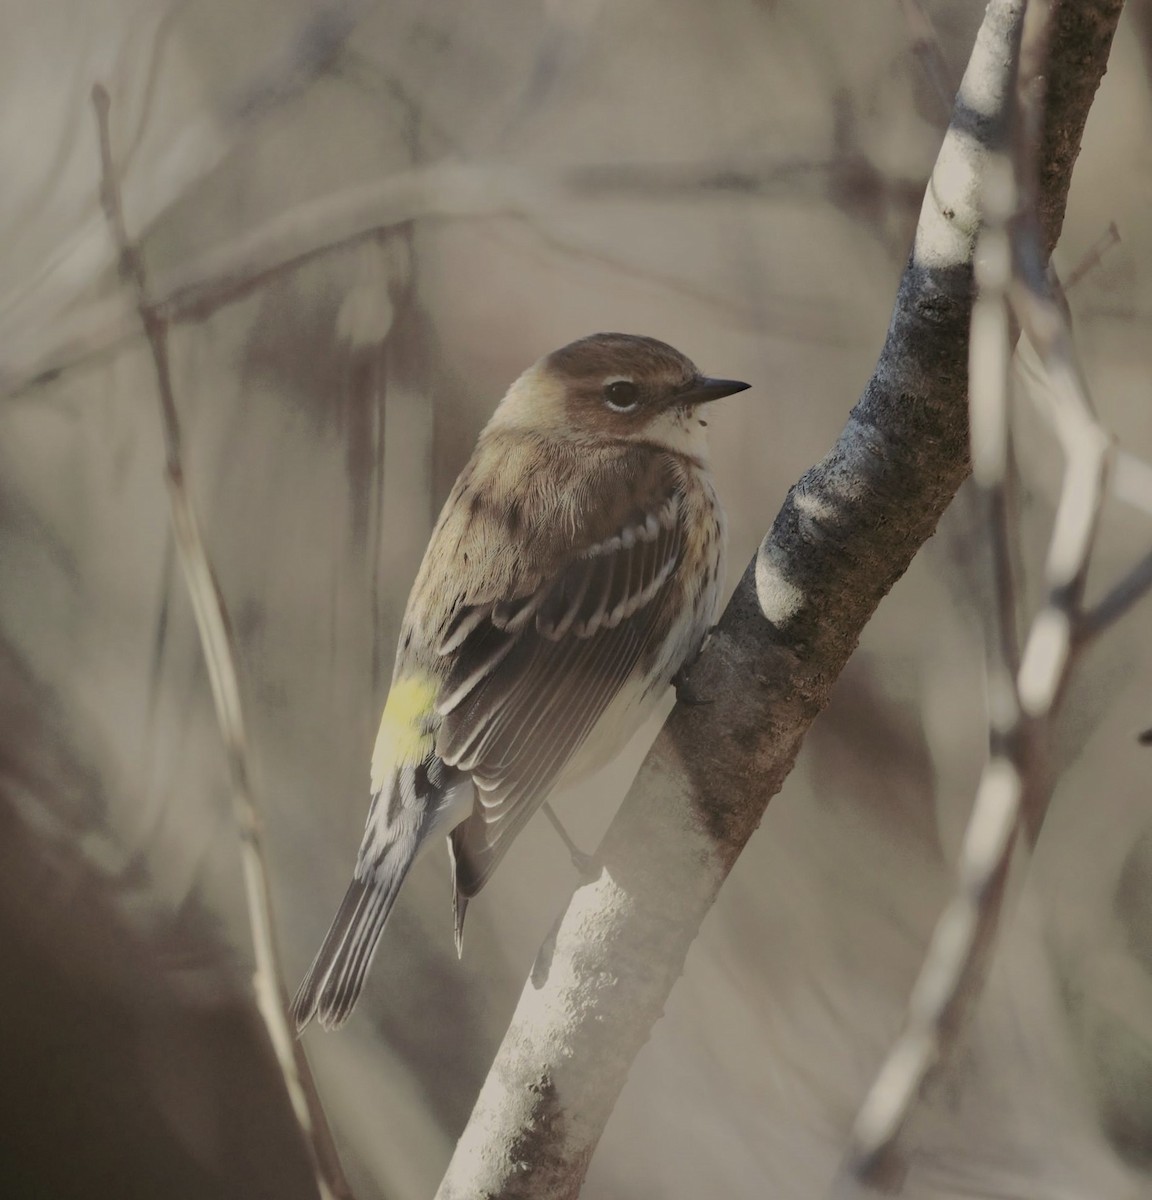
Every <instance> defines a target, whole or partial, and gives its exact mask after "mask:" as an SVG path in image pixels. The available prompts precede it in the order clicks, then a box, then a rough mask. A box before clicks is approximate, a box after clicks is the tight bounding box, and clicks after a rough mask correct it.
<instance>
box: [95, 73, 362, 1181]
mask: <svg viewBox="0 0 1152 1200" xmlns="http://www.w3.org/2000/svg"><path fill="white" fill-rule="evenodd" d="M92 104H93V107H94V108H95V110H96V120H97V127H98V131H99V137H100V163H101V172H102V176H101V188H100V199H101V204H102V207H103V209H104V213H105V216H106V218H107V220H108V224H109V227H110V228H111V231H112V235H113V238H114V240H115V244H116V248H117V251H118V254H119V260H120V270H121V274H122V276H123V277H124V279H125V281H126V282H127V283H129V284H130V285H131V286H132V288H133V291H134V293H135V297H136V307H137V311H138V313H139V318H140V322H141V324H142V325H143V327H144V332H145V335H146V336H147V339H148V344H149V347H150V349H151V351H152V359H153V362H154V365H155V368H156V383H157V392H158V398H159V401H160V413H161V419H162V424H163V429H164V445H165V455H166V463H165V480H166V483H167V487H168V500H169V505H170V516H171V520H172V529H173V534H174V537H175V543H176V548H177V552H178V554H179V558H180V565H181V568H182V570H183V573H184V580H185V583H186V584H187V587H188V592H189V595H190V597H191V601H192V608H193V612H194V614H195V618H196V627H197V629H198V631H199V634H200V644H201V648H202V650H203V652H204V658H205V662H206V664H207V668H208V678H209V680H210V682H211V686H212V699H213V703H214V705H215V709H216V719H217V721H218V723H219V726H220V732H221V735H222V737H223V739H224V747H225V753H226V757H227V761H228V772H229V776H230V778H231V782H232V812H233V817H234V819H235V822H236V827H237V830H238V831H239V834H240V851H241V862H242V864H243V870H244V890H245V896H246V899H247V903H248V917H249V922H250V925H251V931H252V947H253V953H254V956H255V960H256V969H255V973H254V976H253V985H254V990H255V998H256V1006H257V1008H258V1010H259V1012H260V1015H261V1017H262V1018H263V1020H264V1025H265V1028H266V1029H267V1031H268V1037H269V1040H270V1041H271V1043H272V1048H273V1051H274V1053H275V1055H276V1060H277V1063H278V1065H279V1067H280V1073H281V1076H282V1078H283V1080H284V1087H285V1090H286V1091H287V1093H288V1098H289V1100H290V1102H291V1104H292V1110H293V1112H294V1113H295V1115H296V1120H297V1122H298V1123H299V1126H300V1129H301V1132H302V1133H303V1135H304V1141H305V1145H306V1146H307V1148H308V1152H309V1155H310V1157H311V1160H312V1166H313V1170H314V1172H315V1175H316V1183H317V1187H318V1189H319V1192H320V1196H321V1198H322V1200H329V1198H331V1200H340V1198H344V1197H351V1196H352V1191H351V1188H350V1187H349V1185H348V1182H347V1180H346V1179H345V1178H344V1174H343V1170H342V1168H341V1165H340V1160H339V1157H338V1155H337V1153H336V1147H335V1144H334V1142H333V1140H332V1135H331V1132H330V1130H329V1128H328V1124H327V1120H326V1119H325V1116H324V1110H323V1108H322V1107H321V1104H320V1098H319V1094H318V1092H317V1090H316V1085H315V1083H314V1081H313V1079H312V1073H311V1070H310V1068H309V1066H308V1061H307V1059H306V1058H305V1056H304V1050H303V1047H302V1046H301V1045H300V1043H299V1042H298V1041H297V1039H296V1038H295V1036H294V1035H293V1032H292V1026H291V1023H290V1021H289V1018H288V998H287V994H286V993H285V990H284V985H283V982H282V976H281V972H280V965H279V952H278V949H277V944H276V931H275V921H274V919H273V913H272V899H271V893H270V888H269V882H268V870H267V866H266V863H265V858H264V850H263V846H262V843H261V831H260V828H261V827H260V818H259V815H258V813H257V810H256V804H255V801H254V798H253V794H252V787H251V782H250V779H249V773H248V755H247V736H246V734H245V730H244V714H243V708H242V705H241V700H240V686H239V681H238V678H237V673H236V665H235V664H236V656H235V652H234V649H233V646H232V639H231V635H230V632H229V630H230V624H229V621H228V615H227V612H226V609H225V606H224V599H223V596H222V595H221V593H220V589H219V586H218V585H217V582H216V577H215V573H214V572H213V570H212V566H211V563H210V562H209V560H208V554H207V551H206V549H205V546H204V541H203V538H202V537H201V534H200V527H199V523H198V521H197V519H196V512H195V509H194V508H193V505H192V499H191V496H190V495H189V491H188V487H187V484H186V481H185V476H184V466H183V457H182V452H181V431H180V418H179V414H178V412H177V409H176V400H175V396H174V394H173V390H172V376H171V371H170V368H169V362H168V325H167V321H166V320H165V319H164V317H163V316H161V315H159V314H158V313H157V312H156V309H155V307H154V306H153V304H152V301H151V299H150V296H149V291H148V280H147V276H146V273H145V270H144V264H143V260H142V258H141V256H140V252H139V249H138V248H137V247H136V246H135V245H134V243H133V242H132V240H131V239H130V238H129V236H128V231H127V228H126V227H125V223H124V209H123V204H122V202H121V198H120V185H119V181H118V178H117V175H116V169H115V166H114V163H113V158H112V149H111V131H110V125H109V108H110V101H109V96H108V92H107V90H106V89H105V88H104V87H103V86H101V85H99V84H97V85H96V87H95V88H93V90H92Z"/></svg>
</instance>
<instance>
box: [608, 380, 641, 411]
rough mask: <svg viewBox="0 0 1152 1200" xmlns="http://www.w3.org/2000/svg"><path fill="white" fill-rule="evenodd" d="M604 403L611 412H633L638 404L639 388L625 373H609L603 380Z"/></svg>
mask: <svg viewBox="0 0 1152 1200" xmlns="http://www.w3.org/2000/svg"><path fill="white" fill-rule="evenodd" d="M604 403H605V404H606V405H607V406H608V407H609V408H610V409H611V410H612V411H613V412H618V413H629V412H633V411H635V410H636V409H637V408H638V407H639V406H640V389H639V388H638V387H637V386H636V383H635V381H634V380H632V379H629V378H628V376H627V375H611V376H609V377H608V378H607V379H605V380H604Z"/></svg>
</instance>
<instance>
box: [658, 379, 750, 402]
mask: <svg viewBox="0 0 1152 1200" xmlns="http://www.w3.org/2000/svg"><path fill="white" fill-rule="evenodd" d="M751 386H752V385H751V384H750V383H741V382H740V380H738V379H708V378H705V377H703V376H702V377H701V378H699V379H696V380H693V382H692V383H690V384H689V385H688V386H687V387H686V388H685V389H684V390H683V391H682V392H678V393H677V395H676V404H677V405H678V406H679V407H681V408H694V407H695V406H696V405H697V404H708V403H709V402H711V401H712V400H719V399H720V398H721V397H722V396H734V395H735V394H736V393H737V392H744V391H747V390H748V388H750V387H751Z"/></svg>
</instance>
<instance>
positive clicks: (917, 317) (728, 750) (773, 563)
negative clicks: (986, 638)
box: [439, 0, 1120, 1200]
mask: <svg viewBox="0 0 1152 1200" xmlns="http://www.w3.org/2000/svg"><path fill="white" fill-rule="evenodd" d="M1119 12H1120V0H1075V2H1073V0H1064V2H1063V3H1056V4H1055V5H1054V14H1053V37H1052V43H1051V44H1052V53H1051V59H1050V69H1049V95H1050V97H1051V98H1052V99H1051V103H1050V106H1049V108H1048V110H1047V113H1046V117H1045V124H1044V134H1043V138H1042V141H1041V150H1040V171H1039V180H1040V184H1039V186H1040V190H1041V194H1042V196H1043V201H1044V202H1043V204H1042V205H1041V206H1040V214H1041V220H1042V223H1043V229H1044V237H1045V245H1046V248H1050V247H1051V245H1052V244H1053V243H1054V242H1055V239H1056V236H1057V234H1058V232H1059V227H1060V223H1061V220H1062V216H1063V211H1064V202H1065V198H1066V195H1067V190H1068V184H1069V181H1070V177H1071V170H1072V165H1073V163H1074V161H1075V158H1076V153H1077V151H1078V149H1079V146H1080V140H1081V136H1082V133H1083V128H1084V122H1085V120H1086V119H1087V115H1088V109H1089V105H1090V103H1091V100H1092V97H1093V95H1094V93H1095V90H1096V87H1097V85H1098V84H1099V81H1100V78H1101V76H1102V75H1103V72H1104V69H1105V66H1106V63H1107V56H1108V49H1109V45H1110V41H1111V36H1112V32H1113V31H1114V29H1115V25H1116V21H1117V20H1118V18H1119ZM1022 16H1023V2H1022V0H993V2H992V3H991V4H990V5H989V7H988V10H987V13H986V16H985V20H984V23H983V25H982V27H981V30H980V33H979V35H978V38H977V42H976V46H975V48H974V50H973V53H972V58H971V60H970V63H969V66H968V70H967V72H966V74H965V77H964V82H963V85H962V87H961V91H960V95H959V97H958V100H957V104H956V108H955V111H954V114H953V119H952V123H951V125H950V127H949V131H948V133H947V135H946V138H945V141H944V144H943V146H942V148H941V151H940V156H939V158H938V160H937V164H936V168H935V171H934V173H933V176H932V182H931V184H930V186H929V189H928V194H927V196H926V197H925V201H924V206H923V209H922V212H921V218H920V223H919V226H918V229H917V235H916V243H915V247H914V250H913V254H912V258H911V260H910V262H909V264H908V267H907V269H906V270H905V273H904V277H903V279H902V281H901V285H900V291H899V295H898V297H897V301H896V307H895V311H894V313H893V317H892V322H891V325H890V327H889V331H888V336H887V339H886V342H885V346H884V349H883V351H882V353H881V356H880V360H879V362H878V364H877V367H876V371H875V373H874V375H873V377H872V379H871V381H870V382H869V384H868V386H867V388H866V389H865V391H864V394H863V396H862V397H861V399H860V401H859V403H858V404H857V405H856V407H855V408H854V409H853V411H852V414H851V417H850V418H849V421H848V424H847V425H846V427H845V429H844V431H843V432H842V434H841V435H840V437H839V439H838V440H837V442H836V444H835V446H833V448H832V449H831V451H830V452H829V453H828V454H827V455H826V456H825V458H824V459H823V460H822V461H821V462H819V463H818V464H817V465H816V466H814V467H813V468H812V469H811V470H810V471H808V472H807V474H805V476H804V477H803V478H802V479H801V480H800V481H799V483H798V484H797V485H796V486H795V487H794V488H793V489H792V491H791V492H790V493H789V496H788V498H787V500H786V502H785V504H784V507H783V509H782V510H781V512H780V514H779V516H778V517H777V518H776V522H775V524H774V525H773V528H772V530H771V532H770V533H769V534H768V536H767V537H766V538H765V540H764V542H763V544H762V545H761V547H760V550H759V552H758V554H757V556H756V559H755V561H754V562H753V563H752V564H750V566H749V568H748V570H747V571H746V573H745V575H744V577H743V579H742V580H741V582H740V584H739V586H738V587H737V590H736V593H735V595H734V597H733V599H732V602H731V604H730V605H729V607H728V609H727V611H726V612H725V614H724V617H723V618H722V620H721V623H720V626H719V628H718V629H717V631H716V633H715V634H714V636H713V638H712V640H711V642H710V644H709V646H708V648H707V650H706V652H705V654H704V655H703V656H702V657H701V659H700V661H699V663H698V664H697V665H696V667H695V669H694V671H693V673H692V678H691V685H692V688H693V690H694V691H695V692H697V693H699V694H701V695H703V696H706V697H708V698H709V699H710V700H711V701H712V703H711V704H709V705H706V706H700V707H693V708H691V709H686V708H684V707H683V706H681V707H679V708H677V709H676V710H675V711H674V712H673V714H672V716H671V717H670V718H669V721H668V723H667V724H666V726H665V728H664V730H663V731H662V733H661V735H660V737H659V739H658V740H657V742H656V744H655V746H654V748H653V750H652V753H651V754H650V755H649V757H648V759H647V760H646V762H645V764H644V766H643V768H642V769H641V772H640V775H639V776H638V777H637V780H636V782H635V784H634V786H633V788H632V790H631V792H630V793H629V795H628V797H627V799H626V800H625V802H624V804H623V806H622V807H621V810H620V812H619V814H618V816H617V817H616V819H615V821H614V822H613V824H612V826H611V828H610V829H609V831H608V833H607V835H606V837H605V839H604V842H603V844H602V845H601V847H600V850H599V853H598V855H597V857H598V859H599V861H600V862H601V863H602V870H601V872H600V875H599V877H598V878H597V879H596V880H594V881H593V882H591V883H589V884H587V885H585V886H584V887H582V888H580V889H579V890H578V891H577V893H576V895H575V896H574V897H573V900H572V902H571V904H570V906H569V908H568V911H567V913H566V914H565V916H564V918H563V919H562V921H561V923H560V925H559V927H558V929H557V931H556V934H555V936H554V937H553V938H552V939H550V941H549V942H548V944H547V945H546V946H545V947H544V949H543V950H542V952H541V955H540V958H539V960H538V962H537V964H536V968H535V970H534V972H533V976H532V978H531V979H530V980H529V982H528V983H527V985H526V986H525V989H524V992H523V994H522V995H521V999H520V1003H519V1005H518V1007H517V1010H516V1014H515V1016H514V1017H513V1020H512V1025H511V1027H510V1029H509V1031H508V1033H507V1035H506V1037H505V1040H504V1043H503V1045H502V1046H501V1049H500V1052H499V1055H498V1057H497V1060H496V1062H495V1064H494V1066H493V1068H492V1070H491V1072H490V1073H489V1076H488V1079H487V1081H486V1083H485V1085H484V1088H483V1090H482V1092H481V1094H480V1097H479V1099H478V1101H477V1104H476V1108H475V1111H474V1112H473V1115H472V1119H471V1121H470V1122H469V1125H468V1127H467V1129H466V1130H465V1132H464V1134H463V1136H462V1138H461V1140H460V1143H459V1145H458V1147H457V1150H456V1154H455V1156H454V1157H453V1160H452V1162H451V1164H450V1165H449V1168H448V1172H447V1174H446V1176H445V1178H444V1181H443V1183H442V1184H441V1188H440V1191H439V1196H440V1197H441V1198H442V1200H465V1198H467V1200H474V1198H475V1197H481V1196H482V1197H501V1198H505V1197H507V1198H512V1197H532V1198H533V1200H545V1198H548V1200H552V1198H557V1200H559V1198H561V1197H569V1198H570V1197H574V1196H576V1195H577V1194H578V1193H579V1190H580V1185H581V1182H582V1180H583V1177H584V1173H585V1171H586V1169H587V1165H588V1162H589V1160H590V1158H591V1155H592V1153H593V1151H594V1149H595V1147H596V1143H597V1140H598V1139H599V1137H600V1134H601V1131H602V1130H603V1128H604V1125H605V1123H606V1121H607V1119H608V1116H609V1114H610V1113H611V1111H612V1107H613V1105H614V1104H615V1101H616V1098H617V1096H618V1094H619V1091H620V1089H621V1087H622V1086H623V1083H624V1080H625V1078H626V1076H627V1073H628V1069H629V1066H630V1065H631V1063H632V1060H633V1059H634V1057H635V1055H636V1053H637V1052H638V1050H639V1049H640V1047H641V1046H642V1045H643V1043H644V1041H645V1040H646V1039H647V1037H648V1035H649V1032H650V1030H651V1027H652V1025H653V1024H654V1023H655V1021H656V1020H657V1019H658V1018H659V1016H660V1014H661V1012H662V1010H663V1006H664V1003H665V1001H666V999H667V997H668V993H669V991H670V990H671V988H672V986H673V984H674V983H675V981H676V979H677V977H678V976H679V974H680V971H681V969H682V967H683V963H684V959H685V956H686V954H687V952H688V948H689V946H690V944H691V942H692V939H693V938H694V936H695V934H696V931H697V929H698V927H699V925H700V922H701V921H702V919H703V918H704V916H705V914H706V913H707V912H708V909H709V907H710V906H711V904H712V902H713V900H714V898H715V896H716V893H717V891H718V889H719V888H720V885H721V884H722V883H723V881H724V879H725V877H726V875H727V873H728V871H729V870H730V868H731V866H732V864H733V862H734V861H735V859H736V857H737V855H738V854H739V853H740V850H741V849H742V848H743V846H744V844H745V842H746V841H747V839H748V838H749V837H750V835H751V834H752V832H753V830H754V829H755V828H756V826H757V825H758V823H759V821H760V819H761V816H762V815H763V812H764V808H765V806H766V805H767V803H768V801H769V800H770V798H771V797H772V796H773V795H774V794H775V793H776V792H777V791H778V790H779V788H780V786H781V785H782V783H783V781H784V779H785V777H786V776H787V774H788V772H789V771H790V770H791V767H792V764H793V762H794V760H795V757H796V754H797V751H798V750H799V747H800V743H801V741H802V739H803V737H804V734H805V733H806V732H807V729H808V727H809V725H810V724H811V722H812V720H813V718H814V717H815V716H816V714H817V713H818V712H819V711H820V710H821V709H822V708H823V706H824V705H825V703H826V702H827V699H828V695H829V691H830V689H831V686H832V684H833V682H834V681H835V679H836V677H837V676H838V674H839V672H840V670H841V669H842V667H843V666H844V664H845V662H846V661H847V659H848V657H849V655H850V654H851V653H852V651H853V649H854V648H855V646H856V642H857V640H858V638H859V636H860V633H861V630H862V629H863V627H864V625H865V624H866V622H867V621H868V619H869V617H870V616H871V615H872V613H873V611H874V610H875V608H876V606H877V604H879V602H880V600H881V599H882V598H883V596H884V595H885V594H886V593H887V592H888V590H889V589H890V588H891V586H892V585H893V583H894V582H895V581H896V580H897V579H898V578H899V577H900V575H901V574H902V573H903V572H904V571H905V569H906V568H907V566H908V564H909V563H910V561H911V559H912V557H913V556H914V555H915V553H916V551H917V550H918V549H919V548H920V546H921V545H922V544H923V543H924V541H925V540H926V539H927V538H928V537H930V536H931V534H932V532H933V530H934V529H935V527H936V524H937V522H938V520H939V519H940V516H941V514H942V513H943V511H944V509H945V508H946V507H947V505H948V503H949V501H950V500H951V499H952V497H953V495H954V494H955V492H956V489H957V488H958V487H959V485H960V483H961V482H962V481H963V480H964V478H965V476H966V475H967V473H968V469H969V464H968V412H967V384H968V366H967V359H968V330H969V322H970V318H971V310H972V297H973V287H972V263H973V251H974V246H975V241H976V235H977V232H978V228H979V196H980V190H981V187H982V184H983V180H984V176H985V172H986V168H987V165H988V162H989V158H990V152H991V148H992V147H995V146H996V145H998V144H1000V143H1001V141H1002V139H1003V135H1004V119H1005V113H1006V111H1007V107H1008V103H1009V99H1010V92H1011V89H1012V87H1013V85H1014V76H1013V71H1012V65H1013V63H1014V61H1015V53H1014V47H1015V46H1016V44H1017V43H1018V39H1019V37H1020V30H1021V22H1022Z"/></svg>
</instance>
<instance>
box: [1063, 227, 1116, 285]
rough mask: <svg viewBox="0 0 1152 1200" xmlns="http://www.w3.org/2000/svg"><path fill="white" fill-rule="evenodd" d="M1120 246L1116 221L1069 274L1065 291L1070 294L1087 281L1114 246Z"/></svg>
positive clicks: (1065, 283) (1089, 248)
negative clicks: (1083, 281) (1079, 284)
mask: <svg viewBox="0 0 1152 1200" xmlns="http://www.w3.org/2000/svg"><path fill="white" fill-rule="evenodd" d="M1119 244H1120V230H1119V229H1118V228H1117V227H1116V222H1115V221H1109V222H1108V228H1107V229H1105V230H1104V232H1103V233H1102V234H1101V235H1100V236H1099V237H1098V238H1097V239H1096V240H1095V241H1094V242H1093V243H1092V245H1091V246H1089V247H1088V249H1087V250H1086V251H1085V252H1084V254H1083V255H1082V257H1081V259H1080V261H1079V262H1078V263H1077V264H1076V265H1075V266H1074V267H1073V268H1072V270H1071V271H1069V272H1068V275H1067V277H1066V278H1065V280H1064V290H1065V291H1066V292H1070V291H1071V290H1072V289H1073V288H1074V287H1075V286H1076V285H1077V284H1078V283H1080V282H1081V281H1082V280H1084V279H1086V278H1087V277H1088V276H1089V275H1091V274H1092V272H1093V271H1095V270H1096V268H1097V267H1098V266H1099V265H1100V264H1101V263H1102V262H1103V261H1104V256H1105V255H1106V254H1107V253H1108V251H1109V250H1111V249H1112V247H1113V246H1118V245H1119Z"/></svg>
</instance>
